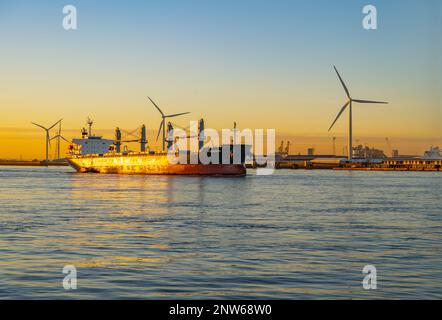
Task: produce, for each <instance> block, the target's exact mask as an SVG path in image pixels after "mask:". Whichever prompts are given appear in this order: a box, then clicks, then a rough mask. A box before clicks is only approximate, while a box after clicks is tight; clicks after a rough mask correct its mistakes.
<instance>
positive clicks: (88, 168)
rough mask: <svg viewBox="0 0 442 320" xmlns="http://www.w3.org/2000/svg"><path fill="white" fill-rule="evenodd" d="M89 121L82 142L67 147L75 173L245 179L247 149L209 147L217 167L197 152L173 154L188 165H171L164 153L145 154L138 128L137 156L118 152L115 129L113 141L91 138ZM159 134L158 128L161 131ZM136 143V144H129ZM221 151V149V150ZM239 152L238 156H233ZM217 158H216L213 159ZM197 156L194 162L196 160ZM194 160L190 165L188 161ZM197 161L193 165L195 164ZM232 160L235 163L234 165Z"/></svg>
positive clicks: (143, 138)
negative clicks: (205, 162)
mask: <svg viewBox="0 0 442 320" xmlns="http://www.w3.org/2000/svg"><path fill="white" fill-rule="evenodd" d="M92 123H93V122H92V121H91V120H88V124H89V130H88V131H87V130H86V129H84V128H83V129H82V138H81V139H73V140H72V142H73V144H72V145H71V146H70V148H69V149H70V155H69V156H68V157H67V159H66V160H67V162H68V163H69V165H70V166H71V167H72V168H74V169H75V170H76V171H77V172H82V173H86V172H90V173H104V174H144V175H188V176H245V175H246V173H247V172H246V166H245V161H246V159H247V157H248V155H249V154H250V149H251V148H250V146H247V145H237V146H235V145H233V144H230V145H227V146H225V145H224V146H221V147H212V148H210V149H207V150H206V152H208V153H209V154H211V155H212V159H217V161H214V162H216V163H209V164H204V163H201V161H200V159H199V154H200V153H199V152H198V153H196V154H195V153H193V154H192V152H190V151H186V150H183V151H179V150H174V152H173V154H175V155H176V157H177V158H178V157H179V158H180V159H183V158H185V159H186V160H187V161H185V163H174V162H175V161H170V154H171V153H170V152H167V151H164V150H162V151H147V150H146V145H147V139H146V128H145V126H144V125H143V126H142V127H141V132H140V139H139V140H137V142H140V144H141V150H140V152H130V151H128V150H123V151H121V142H124V141H122V140H121V131H120V129H119V128H116V134H115V140H110V139H103V137H101V136H96V135H94V134H92ZM203 128H204V121H203V120H202V119H201V120H200V122H199V133H198V138H199V141H198V147H199V150H202V149H203V148H204V138H203V134H204V133H203ZM160 130H161V127H160ZM168 132H169V136H170V135H172V137H173V126H172V124H171V123H170V122H169V123H168ZM172 137H170V138H169V137H168V138H167V139H166V142H167V147H168V149H167V150H171V149H170V148H171V147H172V146H173V143H172ZM130 142H135V141H130ZM226 147H227V148H228V149H227V150H229V151H230V152H229V158H228V159H227V161H224V162H223V161H222V160H223V159H222V154H223V150H226V149H225V148H226ZM223 148H224V149H223ZM235 152H240V153H241V155H240V156H239V155H236V154H235ZM216 154H218V155H216ZM195 156H196V158H195ZM192 157H193V161H190V159H191V158H192ZM195 159H196V161H195ZM238 159H240V161H238ZM234 160H235V161H234Z"/></svg>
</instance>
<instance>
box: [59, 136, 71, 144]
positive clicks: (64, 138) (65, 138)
mask: <svg viewBox="0 0 442 320" xmlns="http://www.w3.org/2000/svg"><path fill="white" fill-rule="evenodd" d="M60 138H62V139H63V140H64V141H66V142H67V143H71V142H70V141H69V140H68V139H66V138H65V137H63V136H60Z"/></svg>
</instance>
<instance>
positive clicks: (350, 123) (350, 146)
mask: <svg viewBox="0 0 442 320" xmlns="http://www.w3.org/2000/svg"><path fill="white" fill-rule="evenodd" d="M333 67H334V69H335V71H336V74H337V75H338V78H339V81H340V82H341V84H342V87H343V88H344V91H345V93H346V95H347V98H348V101H347V102H346V103H345V104H344V106H343V107H342V108H341V110H340V111H339V113H338V115H337V116H336V119H335V121H333V123H332V125H331V126H330V128H329V129H328V131H330V130H331V129H332V128H333V126H334V125H335V123H336V121H338V119H339V117H340V116H341V114H342V113H343V112H344V111H345V109H346V108H347V107H349V108H348V148H347V152H348V161H352V160H353V154H352V153H353V119H352V112H353V110H352V109H353V103H354V102H355V103H364V104H366V103H375V104H387V103H388V102H382V101H370V100H359V99H353V98H352V97H351V95H350V92H349V91H348V88H347V86H346V85H345V83H344V80H342V78H341V75H340V74H339V72H338V69H336V67H335V66H333Z"/></svg>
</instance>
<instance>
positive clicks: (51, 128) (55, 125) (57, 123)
mask: <svg viewBox="0 0 442 320" xmlns="http://www.w3.org/2000/svg"><path fill="white" fill-rule="evenodd" d="M61 120H63V119H60V120H58V121H57V122H56V123H54V124H53V125H52V127H49V128H48V130H51V129H52V128H53V127H55V126H56V125H57V124H59V123H60V122H61Z"/></svg>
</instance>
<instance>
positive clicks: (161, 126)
mask: <svg viewBox="0 0 442 320" xmlns="http://www.w3.org/2000/svg"><path fill="white" fill-rule="evenodd" d="M162 128H163V121H161V124H160V128H159V129H158V134H157V141H158V138H159V137H160V133H161V129H162Z"/></svg>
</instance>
